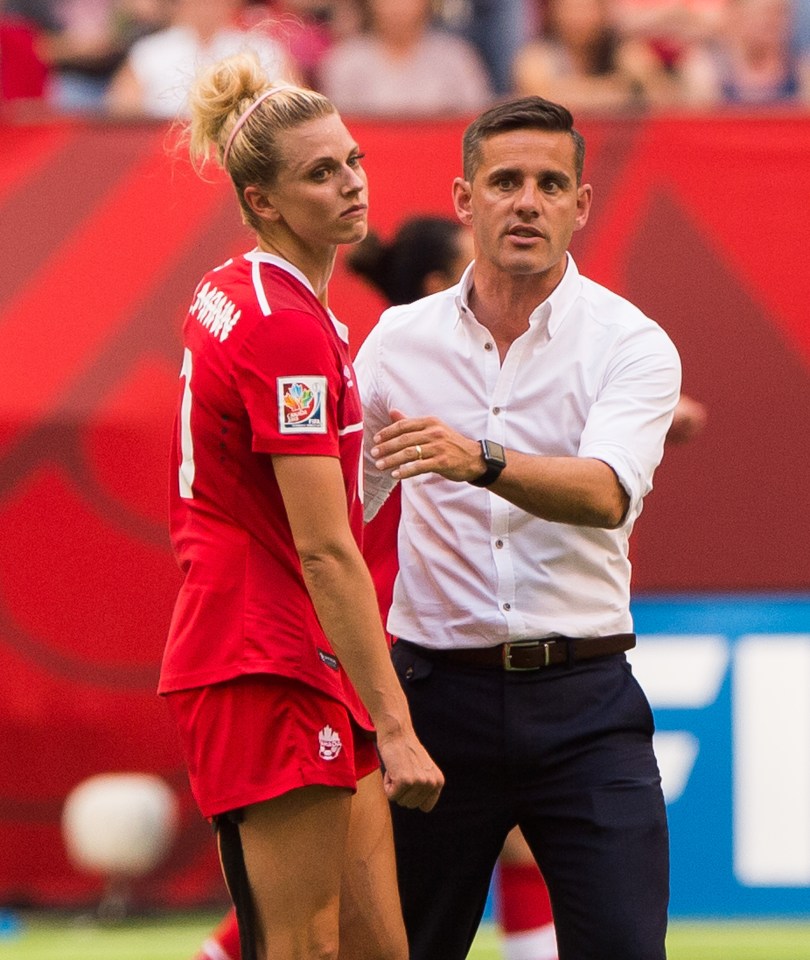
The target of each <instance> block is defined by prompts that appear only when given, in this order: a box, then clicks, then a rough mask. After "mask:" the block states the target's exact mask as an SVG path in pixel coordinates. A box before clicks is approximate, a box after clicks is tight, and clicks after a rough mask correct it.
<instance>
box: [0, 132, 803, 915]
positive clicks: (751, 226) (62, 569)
mask: <svg viewBox="0 0 810 960" xmlns="http://www.w3.org/2000/svg"><path fill="white" fill-rule="evenodd" d="M350 127H351V129H352V132H353V133H354V135H355V136H356V137H357V138H358V140H359V142H360V144H361V146H362V148H363V150H364V151H365V152H366V154H367V159H366V167H367V169H368V171H369V176H370V180H371V184H372V187H371V210H372V214H371V221H372V224H373V225H374V226H375V228H377V229H378V230H379V231H381V232H382V233H384V234H386V233H389V232H390V231H392V230H393V229H394V227H395V226H396V225H397V223H398V222H399V221H400V220H401V219H402V218H403V217H405V216H407V215H410V214H414V213H421V212H437V213H447V214H449V215H451V214H452V207H451V203H450V187H451V183H452V180H453V178H454V176H456V175H457V174H458V172H459V166H460V146H459V144H460V135H461V132H462V129H463V124H460V123H457V122H453V123H447V124H435V125H406V124H370V123H350ZM581 128H582V130H583V133H584V134H585V135H586V138H587V140H588V145H589V146H588V159H587V161H586V176H587V179H588V180H589V181H590V182H591V183H592V184H593V185H594V193H595V201H594V210H593V214H592V218H591V222H590V224H589V225H588V226H587V227H586V229H585V231H583V232H582V233H581V234H578V235H577V237H576V243H575V247H574V253H575V256H576V257H577V261H578V264H579V267H580V269H581V270H582V272H583V273H585V274H587V275H588V276H590V277H592V278H593V279H595V280H597V281H599V282H602V283H605V284H606V285H608V286H610V287H612V288H613V289H615V290H617V291H618V292H620V293H622V294H624V295H625V296H627V297H629V298H630V299H631V300H633V301H634V302H636V303H637V304H638V305H639V306H640V307H641V308H642V309H644V310H645V312H647V313H648V314H649V315H650V316H652V317H654V318H655V319H656V320H658V321H659V322H660V323H661V324H662V326H664V327H665V329H667V330H668V331H669V333H670V334H671V335H672V337H673V339H674V340H675V341H676V343H677V345H678V347H679V349H680V351H681V355H682V358H683V361H684V372H685V376H684V388H685V390H686V392H688V393H690V394H692V395H693V396H695V397H697V398H699V399H700V400H702V401H703V402H705V403H706V404H707V406H708V408H709V425H708V427H707V428H706V430H705V432H704V434H703V435H701V436H700V437H699V438H698V439H697V440H695V441H694V442H693V443H691V444H690V445H688V446H685V447H683V448H676V447H673V448H671V449H668V451H667V456H666V459H665V462H664V465H663V466H662V467H661V468H660V470H659V472H658V474H657V476H656V489H655V491H654V492H653V494H652V495H651V496H650V497H649V500H648V504H647V506H646V507H645V512H644V515H643V517H642V518H641V520H640V522H639V524H638V529H637V533H636V537H635V540H636V545H635V551H634V558H635V570H636V572H635V582H636V587H637V589H639V590H644V589H646V590H650V589H657V590H661V589H663V590H713V591H716V590H725V589H728V590H800V589H807V588H808V586H810V561H808V551H807V547H806V538H807V535H806V531H807V530H808V529H810V498H808V496H807V492H806V491H807V477H808V475H810V444H808V443H807V438H806V434H807V426H806V423H807V418H808V412H810V375H809V374H810V332H809V331H810V328H809V327H808V324H807V319H806V314H807V303H808V302H810V289H808V288H809V287H810V271H809V270H808V269H807V262H806V261H807V249H808V246H809V244H808V240H810V237H809V236H808V234H810V228H808V225H807V221H806V220H805V219H804V216H803V214H802V212H801V210H802V208H801V203H802V202H803V201H802V200H801V198H802V197H805V198H807V197H810V165H808V162H807V157H808V156H809V155H810V118H807V117H798V116H790V117H788V116H785V117H773V116H769V117H752V118H743V117H731V118H718V117H714V118H702V119H691V118H658V119H650V120H644V121H632V120H626V121H624V120H618V121H607V120H599V121H596V120H590V121H583V123H582V124H581ZM2 135H3V144H4V150H3V151H2V153H0V236H2V249H3V250H4V251H5V255H4V257H3V258H2V259H1V260H0V337H2V354H1V356H2V361H1V362H2V377H0V530H2V534H0V742H2V744H3V745H4V746H3V748H2V750H0V824H1V825H2V829H3V843H2V845H0V901H4V902H33V903H37V904H40V903H41V904H54V905H73V904H78V903H84V902H87V901H89V900H91V899H92V898H94V897H95V896H97V893H98V890H99V882H98V881H96V880H95V879H93V878H90V877H86V876H82V875H80V874H79V873H77V872H76V871H74V870H73V869H72V868H71V867H70V866H69V864H68V862H67V860H66V857H65V854H64V848H63V844H62V842H61V838H60V834H59V817H60V811H61V807H62V804H63V801H64V797H65V795H66V794H67V792H68V791H69V790H70V789H71V788H72V787H73V786H74V785H75V784H77V783H78V782H79V781H81V780H82V779H84V778H85V777H87V776H90V775H91V774H94V773H97V772H102V771H109V770H126V771H129V770H138V771H152V772H156V773H159V774H160V775H162V776H163V777H165V778H166V779H167V780H168V782H169V783H170V784H171V785H172V786H173V787H174V788H175V789H176V791H177V792H178V794H179V795H180V796H181V798H182V803H183V817H182V825H181V831H180V838H179V840H178V842H177V844H176V845H175V848H174V850H173V855H172V857H171V859H170V861H169V862H168V863H167V864H166V866H165V867H164V868H163V869H162V870H161V871H160V872H159V873H158V875H157V876H155V877H153V878H150V880H149V881H148V883H147V882H144V883H143V884H142V885H141V887H140V888H139V889H138V891H137V893H138V896H139V897H140V899H141V900H142V901H143V902H145V903H172V904H184V905H191V904H196V903H200V902H204V901H206V900H210V899H214V898H217V897H219V896H221V891H222V887H221V881H220V878H219V871H218V867H217V865H216V862H215V857H214V853H213V844H212V843H211V842H210V839H209V831H208V827H207V825H206V824H205V823H204V822H203V821H202V820H201V819H200V818H199V816H198V815H197V813H196V812H195V810H194V809H193V806H192V803H191V801H190V799H189V797H188V793H187V788H186V786H185V775H184V773H183V770H182V764H181V762H180V759H179V753H178V750H177V746H176V742H175V738H174V732H173V730H172V727H171V724H170V722H169V718H168V716H167V714H166V711H165V709H164V706H163V704H162V703H161V702H160V701H159V700H158V698H157V697H156V696H155V692H154V691H155V685H156V679H157V670H158V664H159V661H160V656H161V651H162V647H163V641H164V636H165V632H166V627H167V624H168V620H169V615H170V611H171V606H172V603H173V599H174V595H175V592H176V590H177V586H178V583H179V575H178V572H177V569H176V567H175V564H174V560H173V557H172V554H171V550H170V547H169V544H168V539H167V534H166V519H165V518H166V489H167V483H168V466H167V453H168V437H169V431H170V425H171V420H172V415H173V406H174V400H175V396H176V388H177V376H178V371H179V362H180V349H179V340H178V330H179V322H180V319H181V317H182V315H183V314H184V312H185V309H186V306H187V302H188V299H189V297H190V295H191V292H192V291H193V289H194V287H195V285H196V282H197V280H198V278H199V276H200V275H201V273H202V272H203V271H204V270H205V269H207V268H208V267H209V266H211V265H213V264H215V263H218V262H221V261H222V260H224V259H226V257H227V256H229V255H230V254H231V253H234V252H238V251H240V250H243V249H247V248H248V247H249V246H251V245H252V239H251V237H250V236H249V234H248V233H246V232H245V230H244V228H243V227H242V226H241V224H240V221H239V216H238V213H237V208H236V202H235V199H234V196H233V192H232V189H231V188H230V186H229V185H228V184H226V183H223V182H222V181H221V180H217V182H215V183H204V182H201V181H200V180H199V179H198V178H197V177H196V176H195V175H194V174H193V173H192V172H191V171H190V169H189V167H188V164H187V163H186V162H185V161H184V160H183V159H182V157H180V158H178V157H176V156H172V155H171V154H170V153H169V152H167V149H166V148H167V146H168V144H169V139H168V137H169V135H168V133H167V131H166V129H165V128H163V127H156V126H154V125H143V124H138V125H118V126H117V125H102V124H97V125H96V124H59V125H39V126H32V127H5V128H3V129H2ZM332 306H333V309H334V310H335V312H336V313H337V314H338V316H340V317H341V319H343V320H344V321H345V322H347V323H348V324H349V325H350V327H351V328H352V330H353V333H354V339H355V346H357V345H358V344H359V343H360V341H361V340H362V337H363V336H365V334H366V332H367V331H368V329H369V328H370V326H371V325H372V324H373V322H374V320H375V319H376V316H377V315H378V313H379V310H380V308H381V307H382V306H383V304H382V302H381V301H380V300H379V298H377V297H376V296H375V295H374V294H373V293H371V292H370V291H369V290H367V289H366V288H365V287H364V286H363V285H362V284H361V283H360V282H359V281H357V280H355V279H353V278H350V277H349V276H348V275H347V274H346V272H345V270H344V269H343V267H342V265H341V263H340V261H339V262H338V267H337V270H336V275H335V278H334V282H333V287H332Z"/></svg>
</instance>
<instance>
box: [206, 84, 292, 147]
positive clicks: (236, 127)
mask: <svg viewBox="0 0 810 960" xmlns="http://www.w3.org/2000/svg"><path fill="white" fill-rule="evenodd" d="M292 89H293V87H292V85H291V84H289V83H286V84H284V86H281V87H270V89H269V90H265V91H264V93H263V94H261V95H260V96H258V97H256V99H255V100H254V101H253V103H251V105H250V106H249V107H248V108H247V110H245V112H244V113H243V114H242V116H241V117H240V118H239V119H238V120H237V121H236V123H235V124H234V125H233V130H231V135H230V136H229V137H228V142H227V143H226V144H225V149H224V151H223V152H222V165H223V166H225V165H226V164H227V162H228V154H229V153H230V152H231V146H232V144H233V141H234V137H236V134H237V133H239V131H240V130H241V129H242V127H243V126H244V125H245V121H246V120H247V118H248V117H249V116H250V115H251V113H253V111H254V110H255V109H256V108H257V107H258V106H259V104H261V103H264V101H265V100H266V99H267V98H268V97H272V96H273V94H275V93H281V92H282V90H292Z"/></svg>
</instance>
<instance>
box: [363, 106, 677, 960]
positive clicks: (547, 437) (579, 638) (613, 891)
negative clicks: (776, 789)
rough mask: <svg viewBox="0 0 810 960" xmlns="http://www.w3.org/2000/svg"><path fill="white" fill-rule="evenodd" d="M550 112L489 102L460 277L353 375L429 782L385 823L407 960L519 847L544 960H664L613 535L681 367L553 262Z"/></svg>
mask: <svg viewBox="0 0 810 960" xmlns="http://www.w3.org/2000/svg"><path fill="white" fill-rule="evenodd" d="M572 124H573V121H572V117H571V114H570V113H569V112H568V111H567V110H566V109H565V108H564V107H561V106H559V105H557V104H554V103H550V102H548V101H546V100H543V99H541V98H539V97H528V98H525V99H521V100H517V101H512V102H509V103H504V104H499V105H498V106H495V107H493V108H492V109H490V110H488V111H487V112H486V113H484V114H483V115H481V116H480V117H479V118H478V119H477V120H475V121H474V122H473V123H472V124H471V125H470V127H469V128H468V129H467V131H466V132H465V134H464V142H463V162H464V167H463V169H464V175H463V178H459V179H457V180H456V181H455V183H454V185H453V195H454V201H455V206H456V211H457V214H458V216H459V218H460V220H461V221H462V222H463V223H465V224H468V225H470V226H471V227H472V231H473V236H474V241H475V254H476V255H475V261H474V262H473V264H471V265H470V267H469V268H468V269H467V271H466V272H465V274H464V276H463V277H462V279H461V281H460V282H459V284H458V285H457V286H456V287H454V288H451V289H450V290H448V291H445V292H443V293H439V294H435V295H433V296H430V297H427V298H425V299H423V300H420V301H418V302H416V303H415V304H412V305H409V306H404V307H396V308H393V309H391V310H388V311H386V313H385V314H384V315H383V317H382V318H381V320H380V323H379V324H378V326H377V327H376V328H375V329H374V330H373V331H372V333H371V334H370V335H369V337H368V339H367V340H366V342H365V344H364V345H363V347H362V349H361V351H360V354H359V357H358V360H357V364H356V369H357V374H358V378H359V386H360V389H361V396H362V397H363V401H364V406H365V408H366V413H365V416H366V430H367V463H366V502H367V503H368V504H370V509H369V515H373V513H374V512H375V510H376V508H378V507H379V505H380V504H381V503H382V502H383V500H384V499H385V497H386V496H387V494H388V493H389V492H390V489H391V488H392V486H393V485H394V484H395V483H396V482H397V481H403V483H402V521H401V523H400V528H399V561H400V573H399V576H398V579H397V582H396V586H395V591H394V602H393V606H392V609H391V613H390V617H389V621H388V628H389V630H390V631H391V633H392V634H393V635H394V636H396V637H398V638H400V639H399V640H398V642H397V643H396V644H395V646H394V653H393V656H394V661H395V664H396V667H397V671H398V673H399V677H400V680H401V682H402V684H403V686H404V688H405V690H406V692H407V695H408V699H409V702H410V709H411V714H412V717H413V722H414V726H415V728H416V732H417V734H418V736H419V737H420V739H421V740H422V742H423V743H424V744H425V746H426V748H427V750H428V751H429V752H430V754H431V755H432V756H433V758H434V759H435V761H436V763H437V764H438V765H439V766H440V767H441V769H442V770H443V771H444V774H445V778H446V785H445V789H444V793H443V794H442V796H441V798H440V800H439V802H438V804H437V806H436V807H435V809H434V810H433V812H431V813H430V814H423V813H420V812H414V811H409V810H405V809H400V808H394V809H393V810H392V813H393V816H394V830H395V838H396V846H397V858H398V867H399V880H400V893H401V897H402V902H403V910H404V914H405V920H406V925H407V927H408V935H409V940H410V947H411V960H462V958H463V957H465V956H466V955H467V951H468V949H469V946H470V943H471V942H472V939H473V937H474V935H475V931H476V929H477V926H478V923H479V920H480V917H481V913H482V910H483V906H484V902H485V899H486V894H487V889H488V883H489V879H490V875H491V872H492V868H493V866H494V864H495V860H496V858H497V856H498V853H499V851H500V849H501V847H502V845H503V841H504V838H505V837H506V834H507V833H508V831H509V830H510V828H511V827H513V826H514V825H515V824H519V825H520V827H521V828H522V830H523V833H524V834H525V836H526V838H527V840H528V842H529V844H530V846H531V848H532V851H533V853H534V855H535V857H536V858H537V861H538V863H539V865H540V867H541V869H542V871H543V874H544V876H545V877H546V880H547V882H548V886H549V890H550V892H551V898H552V904H553V908H554V916H555V921H556V926H557V937H558V945H559V956H560V960H661V958H663V957H664V956H665V949H664V938H665V932H666V912H667V901H668V837H667V825H666V814H665V808H664V800H663V796H662V793H661V788H660V778H659V773H658V767H657V764H656V761H655V757H654V755H653V751H652V744H651V740H652V733H653V721H652V715H651V713H650V708H649V705H648V703H647V700H646V698H645V696H644V694H643V693H642V691H641V689H640V688H639V686H638V684H637V682H636V681H635V679H634V678H633V676H632V673H631V670H630V667H629V666H628V664H627V661H626V658H625V655H624V651H625V650H627V649H629V648H630V647H632V646H633V644H634V642H635V638H634V636H633V633H632V630H633V627H632V621H631V617H630V612H629V586H630V564H629V562H628V537H629V534H630V531H631V528H632V526H633V522H634V521H635V519H636V517H637V516H638V515H639V513H640V511H641V505H642V499H643V497H644V496H645V494H647V493H648V492H649V490H650V489H651V486H652V475H653V471H654V470H655V467H656V466H657V465H658V463H659V461H660V459H661V455H662V450H663V445H664V437H665V434H666V432H667V428H668V426H669V423H670V420H671V417H672V411H673V409H674V407H675V404H676V401H677V399H678V393H679V388H680V364H679V361H678V356H677V353H676V351H675V348H674V347H673V345H672V343H671V342H670V340H669V338H668V337H667V336H666V334H665V333H664V332H663V331H662V330H661V328H660V327H659V326H658V325H657V324H655V323H654V322H653V321H652V320H650V319H648V318H647V317H645V316H644V315H643V314H642V313H641V312H640V311H639V310H638V309H637V308H636V307H634V306H633V305H632V304H630V303H628V302H627V301H626V300H623V299H622V298H621V297H619V296H617V295H615V294H613V293H611V292H610V291H608V290H606V289H605V288H603V287H601V286H599V285H597V284H596V283H593V282H592V281H590V280H587V279H585V278H584V277H582V276H581V275H580V274H579V273H578V271H577V268H576V265H575V264H574V261H573V260H572V258H571V256H570V255H569V254H568V252H567V250H568V245H569V242H570V240H571V236H572V234H573V232H574V231H575V230H579V229H581V228H582V227H584V226H585V223H586V221H587V219H588V211H589V208H590V204H591V194H592V191H591V187H590V186H589V185H588V184H585V183H583V182H582V167H583V159H584V142H583V140H582V137H581V136H580V135H579V133H578V132H577V131H576V130H575V129H573V126H572Z"/></svg>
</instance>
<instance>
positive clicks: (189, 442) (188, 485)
mask: <svg viewBox="0 0 810 960" xmlns="http://www.w3.org/2000/svg"><path fill="white" fill-rule="evenodd" d="M180 376H181V378H182V379H183V380H184V381H185V382H184V384H183V399H182V401H181V402H180V452H181V454H182V460H181V462H180V470H179V476H178V479H179V482H180V496H181V497H183V498H185V499H186V500H193V499H194V490H193V489H192V487H193V484H194V440H193V439H192V436H191V400H192V395H191V351H190V350H189V349H188V347H186V349H185V350H184V351H183V366H182V367H181V368H180Z"/></svg>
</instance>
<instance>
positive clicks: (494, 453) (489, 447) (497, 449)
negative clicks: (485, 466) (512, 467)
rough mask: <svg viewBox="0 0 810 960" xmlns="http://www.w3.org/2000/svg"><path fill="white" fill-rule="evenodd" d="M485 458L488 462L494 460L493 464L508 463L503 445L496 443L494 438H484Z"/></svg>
mask: <svg viewBox="0 0 810 960" xmlns="http://www.w3.org/2000/svg"><path fill="white" fill-rule="evenodd" d="M483 446H484V460H486V462H487V463H490V462H492V463H493V464H500V465H503V466H505V465H506V456H505V454H504V452H503V447H502V446H501V445H500V444H499V443H495V441H494V440H484V442H483Z"/></svg>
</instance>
